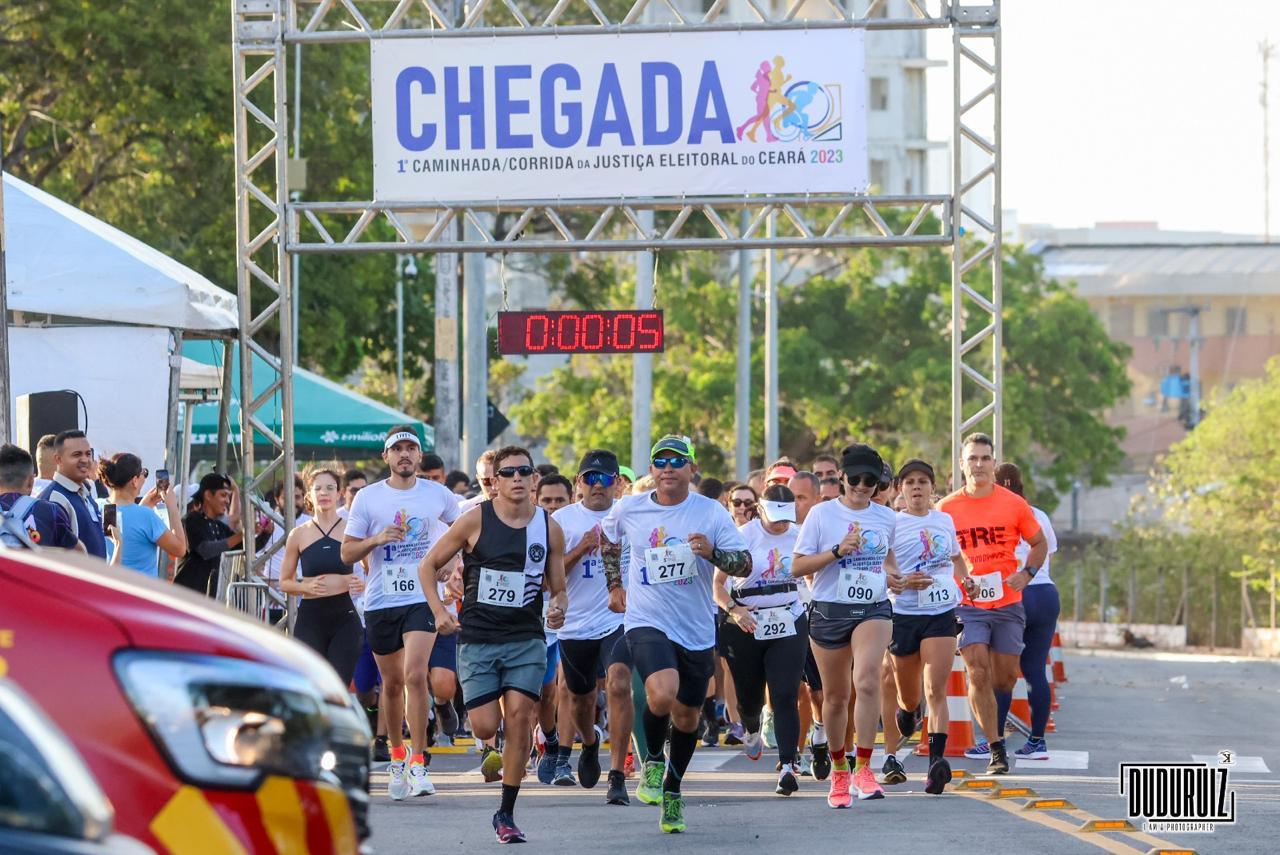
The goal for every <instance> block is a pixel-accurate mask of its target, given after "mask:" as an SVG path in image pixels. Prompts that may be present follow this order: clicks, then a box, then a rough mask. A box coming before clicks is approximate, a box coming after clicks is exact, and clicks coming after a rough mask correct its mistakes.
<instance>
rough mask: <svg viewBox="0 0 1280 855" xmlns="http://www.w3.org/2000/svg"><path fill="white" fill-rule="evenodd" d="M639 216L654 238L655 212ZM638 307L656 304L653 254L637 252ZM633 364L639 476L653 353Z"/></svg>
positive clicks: (649, 417)
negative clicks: (654, 302) (654, 297)
mask: <svg viewBox="0 0 1280 855" xmlns="http://www.w3.org/2000/svg"><path fill="white" fill-rule="evenodd" d="M636 217H637V219H638V220H639V222H640V226H641V227H642V228H643V229H644V233H645V236H646V237H650V236H652V235H653V211H638V212H636ZM635 265H636V308H637V309H647V308H649V307H650V306H652V305H653V253H652V252H649V251H647V250H643V251H641V252H637V253H636V255H635ZM632 359H633V361H632V363H631V468H633V469H635V471H636V474H637V475H642V474H644V473H645V472H648V471H649V446H650V444H651V442H652V436H653V354H652V353H639V354H636V355H635V356H634V357H632Z"/></svg>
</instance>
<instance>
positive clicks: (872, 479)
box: [844, 472, 880, 487]
mask: <svg viewBox="0 0 1280 855" xmlns="http://www.w3.org/2000/svg"><path fill="white" fill-rule="evenodd" d="M844 477H845V478H848V479H849V486H850V487H874V486H875V485H877V484H879V483H880V476H879V475H870V474H868V473H866V472H863V473H862V474H861V475H846V476H844Z"/></svg>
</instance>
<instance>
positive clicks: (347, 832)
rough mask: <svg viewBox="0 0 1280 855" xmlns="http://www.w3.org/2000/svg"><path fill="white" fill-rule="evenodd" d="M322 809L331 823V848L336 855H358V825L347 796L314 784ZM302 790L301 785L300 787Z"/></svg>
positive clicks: (331, 788)
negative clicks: (352, 814)
mask: <svg viewBox="0 0 1280 855" xmlns="http://www.w3.org/2000/svg"><path fill="white" fill-rule="evenodd" d="M310 786H313V787H314V788H315V792H316V797H317V798H318V799H319V800H320V807H321V808H322V809H323V810H324V815H325V819H327V820H328V822H329V834H330V836H331V837H332V843H331V844H330V846H331V847H332V848H333V853H334V855H356V852H357V849H358V846H357V843H356V824H355V820H354V819H353V818H352V816H351V806H350V805H349V804H348V803H347V797H346V795H345V794H344V793H343V792H342V791H341V790H339V789H337V788H336V787H330V786H327V785H325V784H312V785H310ZM300 788H301V785H300Z"/></svg>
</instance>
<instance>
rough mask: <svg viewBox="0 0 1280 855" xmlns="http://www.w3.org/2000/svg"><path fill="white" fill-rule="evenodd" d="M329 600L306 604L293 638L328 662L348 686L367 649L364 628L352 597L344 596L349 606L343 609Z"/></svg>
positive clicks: (300, 613)
mask: <svg viewBox="0 0 1280 855" xmlns="http://www.w3.org/2000/svg"><path fill="white" fill-rule="evenodd" d="M325 599H328V598H327V597H326V598H323V599H316V600H303V601H302V604H301V605H300V606H299V607H298V620H297V622H296V623H295V624H294V627H293V637H294V638H296V639H298V641H301V642H302V643H303V644H305V645H307V646H308V647H310V648H311V649H312V650H314V651H315V652H317V653H319V654H320V655H321V656H323V657H324V658H325V659H327V660H328V661H329V664H330V665H332V666H333V670H335V671H337V672H338V677H339V678H340V679H341V680H342V682H343V683H344V684H346V683H350V682H351V678H352V677H353V676H354V675H355V672H356V660H358V659H359V658H360V650H361V648H362V647H363V645H364V627H363V626H361V624H360V616H359V615H357V614H356V610H355V607H354V606H353V605H351V598H350V597H348V596H346V595H343V597H342V599H345V600H346V601H347V602H346V603H345V604H343V607H341V608H334V607H333V606H331V605H329V604H328V603H325V602H324V600H325ZM335 599H337V598H335Z"/></svg>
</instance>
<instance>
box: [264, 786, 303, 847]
mask: <svg viewBox="0 0 1280 855" xmlns="http://www.w3.org/2000/svg"><path fill="white" fill-rule="evenodd" d="M254 798H255V799H256V800H257V802H258V811H259V813H260V814H261V815H262V824H263V825H264V826H266V829H267V836H269V837H270V838H271V845H272V846H274V847H275V850H276V852H279V853H285V852H302V851H305V850H306V849H307V817H306V814H305V813H304V812H303V807H302V803H301V800H300V798H299V794H298V791H297V789H295V788H294V786H293V780H292V779H290V778H282V777H280V776H278V775H272V776H270V777H269V778H267V779H266V780H265V781H263V782H262V786H261V787H259V788H258V792H257V793H256V794H255V795H254Z"/></svg>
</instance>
